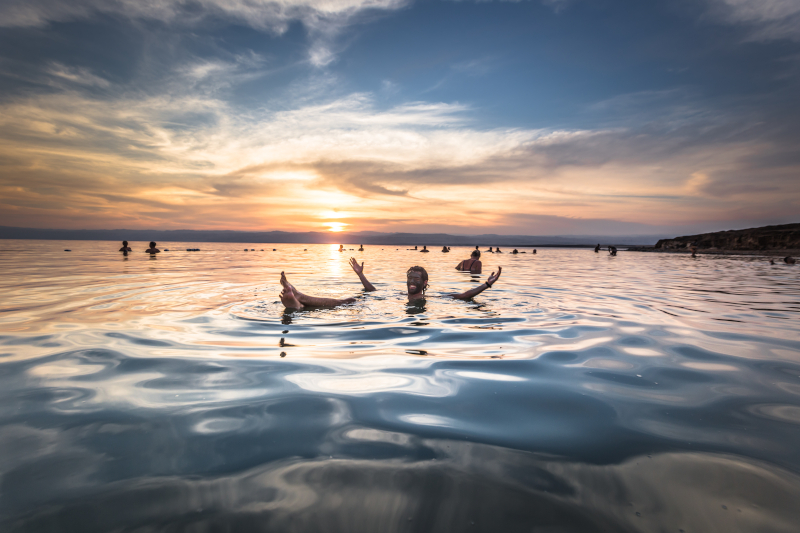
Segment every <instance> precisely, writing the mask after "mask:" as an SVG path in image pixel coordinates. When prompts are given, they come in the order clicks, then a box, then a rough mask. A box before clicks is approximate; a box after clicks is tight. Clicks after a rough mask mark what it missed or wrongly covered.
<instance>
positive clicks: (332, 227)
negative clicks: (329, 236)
mask: <svg viewBox="0 0 800 533" xmlns="http://www.w3.org/2000/svg"><path fill="white" fill-rule="evenodd" d="M325 225H326V226H328V231H332V232H334V233H338V232H340V231H342V230H343V229H345V227H347V226H349V225H350V224H347V223H346V222H325Z"/></svg>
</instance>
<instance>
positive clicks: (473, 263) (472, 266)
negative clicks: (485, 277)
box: [456, 250, 483, 274]
mask: <svg viewBox="0 0 800 533" xmlns="http://www.w3.org/2000/svg"><path fill="white" fill-rule="evenodd" d="M482 268H483V264H481V252H480V250H472V254H470V258H469V259H464V260H463V261H461V262H460V263H459V264H458V266H457V267H456V270H461V271H464V272H466V271H469V272H471V273H473V274H480V273H481V269H482Z"/></svg>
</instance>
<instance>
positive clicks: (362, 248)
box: [358, 244, 364, 252]
mask: <svg viewBox="0 0 800 533" xmlns="http://www.w3.org/2000/svg"><path fill="white" fill-rule="evenodd" d="M360 246H361V247H360V248H359V249H358V251H359V252H363V251H364V245H363V244H361V245H360Z"/></svg>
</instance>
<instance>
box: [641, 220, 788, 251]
mask: <svg viewBox="0 0 800 533" xmlns="http://www.w3.org/2000/svg"><path fill="white" fill-rule="evenodd" d="M691 243H695V244H696V245H697V249H698V250H752V251H757V250H758V251H761V250H797V249H800V224H784V225H782V226H764V227H763V228H750V229H740V230H729V231H717V232H715V233H703V234H701V235H687V236H685V237H676V238H674V239H661V240H660V241H658V242H657V243H656V246H655V249H656V250H682V249H683V250H685V249H688V248H689V247H690V245H691Z"/></svg>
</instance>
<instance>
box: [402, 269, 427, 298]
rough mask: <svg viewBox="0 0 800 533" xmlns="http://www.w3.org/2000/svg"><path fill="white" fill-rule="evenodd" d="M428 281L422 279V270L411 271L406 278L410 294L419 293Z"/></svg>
mask: <svg viewBox="0 0 800 533" xmlns="http://www.w3.org/2000/svg"><path fill="white" fill-rule="evenodd" d="M427 284H428V282H423V281H422V273H421V272H409V273H408V277H407V278H406V287H408V294H419V293H421V292H422V289H424V288H425V286H426V285H427Z"/></svg>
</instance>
